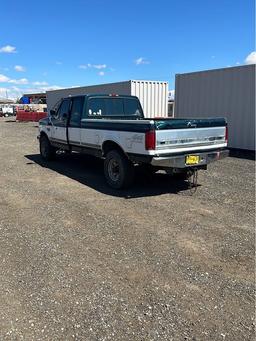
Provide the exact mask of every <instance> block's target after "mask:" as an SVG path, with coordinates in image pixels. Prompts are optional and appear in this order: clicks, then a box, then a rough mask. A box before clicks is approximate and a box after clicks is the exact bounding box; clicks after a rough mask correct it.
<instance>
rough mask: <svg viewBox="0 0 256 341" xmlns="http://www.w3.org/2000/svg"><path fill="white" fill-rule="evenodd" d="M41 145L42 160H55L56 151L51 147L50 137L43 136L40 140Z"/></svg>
mask: <svg viewBox="0 0 256 341" xmlns="http://www.w3.org/2000/svg"><path fill="white" fill-rule="evenodd" d="M39 144H40V155H41V157H42V159H43V160H45V161H50V160H54V158H55V156H56V150H55V148H54V147H53V146H52V145H51V143H50V141H49V139H48V137H47V136H45V135H41V136H40V140H39Z"/></svg>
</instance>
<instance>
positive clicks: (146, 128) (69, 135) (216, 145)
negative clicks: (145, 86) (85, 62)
mask: <svg viewBox="0 0 256 341" xmlns="http://www.w3.org/2000/svg"><path fill="white" fill-rule="evenodd" d="M38 138H39V144H40V153H41V156H42V158H43V159H44V160H46V161H50V160H51V159H53V158H54V157H55V155H56V152H57V151H58V150H64V151H68V152H79V153H86V154H92V155H95V156H97V157H101V158H104V174H105V177H106V180H107V182H108V184H109V185H110V186H111V187H113V188H117V189H119V188H123V187H127V186H129V185H131V184H132V181H133V178H134V167H135V166H137V165H143V164H145V166H146V168H148V169H150V170H152V171H155V170H160V169H162V170H165V171H167V172H168V173H173V174H179V175H180V176H181V177H184V178H186V177H187V176H188V175H189V174H190V175H191V174H193V172H194V171H196V170H199V169H206V168H207V164H208V163H210V162H212V161H216V160H219V159H221V158H223V157H225V156H227V155H228V150H227V123H226V120H225V119H224V118H212V119H211V118H209V119H165V118H154V119H151V118H150V119H146V118H144V114H143V110H142V108H141V105H140V102H139V100H138V98H137V97H135V96H123V95H120V96H118V95H104V94H97V95H95V94H91V95H83V96H74V97H68V98H64V99H62V100H61V101H60V102H59V103H58V105H56V108H55V110H51V111H50V113H49V116H48V117H47V118H45V119H42V120H40V121H39V136H38Z"/></svg>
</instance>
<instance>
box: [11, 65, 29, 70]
mask: <svg viewBox="0 0 256 341" xmlns="http://www.w3.org/2000/svg"><path fill="white" fill-rule="evenodd" d="M14 70H15V71H18V72H25V71H26V69H25V67H24V66H21V65H15V66H14Z"/></svg>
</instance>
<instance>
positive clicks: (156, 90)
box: [131, 80, 168, 118]
mask: <svg viewBox="0 0 256 341" xmlns="http://www.w3.org/2000/svg"><path fill="white" fill-rule="evenodd" d="M131 94H132V95H135V96H137V97H138V98H139V99H140V102H141V105H142V107H143V110H144V114H145V116H146V117H152V118H153V117H158V116H160V117H168V82H158V81H136V80H132V81H131Z"/></svg>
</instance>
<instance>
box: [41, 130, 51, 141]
mask: <svg viewBox="0 0 256 341" xmlns="http://www.w3.org/2000/svg"><path fill="white" fill-rule="evenodd" d="M41 136H45V137H47V138H48V136H47V134H46V133H45V132H44V131H41V133H40V137H41ZM48 140H49V138H48Z"/></svg>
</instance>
